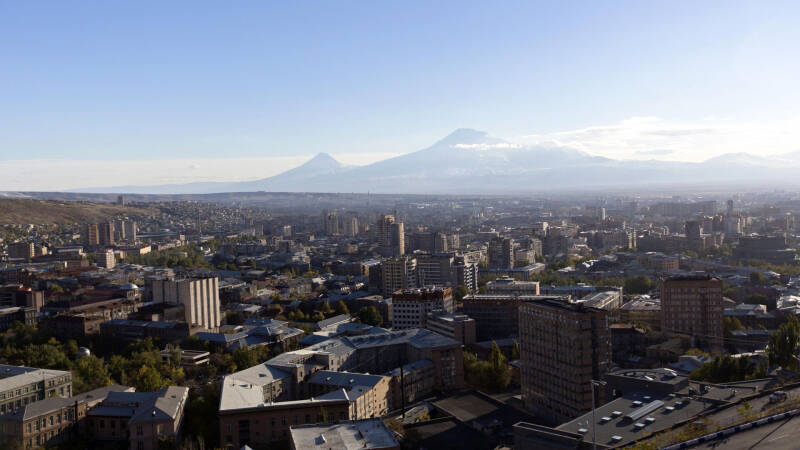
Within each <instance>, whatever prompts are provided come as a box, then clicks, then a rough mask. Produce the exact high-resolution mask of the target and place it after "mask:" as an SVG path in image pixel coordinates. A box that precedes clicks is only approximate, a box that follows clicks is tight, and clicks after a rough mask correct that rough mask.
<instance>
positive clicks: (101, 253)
mask: <svg viewBox="0 0 800 450" xmlns="http://www.w3.org/2000/svg"><path fill="white" fill-rule="evenodd" d="M94 255H95V264H97V267H105V268H106V269H113V268H114V266H116V264H117V260H116V259H115V257H114V250H111V249H110V248H108V249H104V250H98V251H97V252H95V254H94Z"/></svg>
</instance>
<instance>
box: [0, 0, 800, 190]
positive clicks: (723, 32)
mask: <svg viewBox="0 0 800 450" xmlns="http://www.w3.org/2000/svg"><path fill="white" fill-rule="evenodd" d="M798 17H800V2H791V1H789V2H778V1H770V2H754V1H749V2H738V1H703V2H696V1H670V2H667V1H651V2H641V1H633V2H625V1H615V2H588V1H585V2H570V1H563V2H535V1H521V2H514V1H503V2H469V1H459V2H449V1H437V2H424V1H419V2H415V1H398V2H391V1H385V2H367V1H362V2H351V1H337V2H302V1H300V2H263V1H257V2H256V1H254V2H250V1H238V2H233V3H227V4H224V3H220V2H209V1H191V2H188V1H187V2H182V1H170V2H163V1H159V2H148V1H140V2H122V1H108V2H86V1H79V2H71V1H41V2H12V1H4V0H0V190H40V189H42V190H45V189H46V190H52V189H69V188H75V187H86V186H113V185H129V184H139V185H146V184H162V183H171V182H185V181H221V180H246V179H257V178H263V177H266V176H270V175H274V174H276V173H279V172H281V171H283V170H286V169H289V168H291V167H293V166H296V165H297V164H300V163H302V162H303V161H305V160H307V159H308V158H310V157H311V156H313V155H314V154H316V153H318V152H322V151H324V152H328V153H330V154H331V155H333V156H334V157H335V158H337V159H339V160H341V161H342V162H344V163H347V164H367V163H370V162H373V161H377V160H380V159H384V158H387V157H391V156H394V155H399V154H402V153H407V152H410V151H415V150H419V149H422V148H425V147H427V146H429V145H431V144H432V143H433V142H435V141H436V140H438V139H441V138H442V137H444V136H446V135H447V134H449V133H450V132H452V131H453V130H455V129H457V128H475V129H479V130H484V131H487V132H489V133H491V134H493V135H495V136H499V137H503V138H505V139H507V140H509V141H512V142H518V143H525V144H534V145H564V146H569V147H575V148H579V149H581V150H584V151H586V152H588V153H593V154H598V155H603V156H608V157H614V158H634V159H650V158H656V159H671V160H703V159H706V158H709V157H713V156H717V155H719V154H723V153H729V152H749V153H753V154H760V155H770V154H779V153H783V152H790V151H797V150H800V139H798V138H800V131H799V130H800V126H799V125H800V88H798V81H797V80H800V58H798V57H797V55H799V54H800V27H799V26H797V23H798V22H797V18H798Z"/></svg>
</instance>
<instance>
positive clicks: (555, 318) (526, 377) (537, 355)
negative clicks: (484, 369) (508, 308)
mask: <svg viewBox="0 0 800 450" xmlns="http://www.w3.org/2000/svg"><path fill="white" fill-rule="evenodd" d="M608 322H609V316H608V312H607V311H605V310H602V309H596V308H591V307H587V306H584V305H583V304H581V303H571V302H567V301H564V300H560V299H552V298H550V299H541V300H532V301H527V302H524V303H523V304H522V306H520V308H519V343H520V376H521V378H520V385H521V387H522V400H523V402H524V403H525V407H526V408H527V409H528V410H530V411H531V412H533V413H534V414H535V415H537V416H539V417H541V418H543V419H544V420H546V421H549V422H552V423H562V422H565V421H567V420H570V419H573V418H575V417H578V416H580V415H581V414H584V413H586V412H588V411H590V410H591V409H592V383H591V381H592V380H602V377H603V375H604V374H605V373H606V372H607V371H608V370H609V369H610V366H611V334H610V333H609V326H608ZM596 398H597V399H600V398H602V395H601V393H598V395H597V397H596Z"/></svg>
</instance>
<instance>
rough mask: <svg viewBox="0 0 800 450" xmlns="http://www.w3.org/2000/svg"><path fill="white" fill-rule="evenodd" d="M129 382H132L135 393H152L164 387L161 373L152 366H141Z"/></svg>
mask: <svg viewBox="0 0 800 450" xmlns="http://www.w3.org/2000/svg"><path fill="white" fill-rule="evenodd" d="M131 381H133V385H134V387H136V390H137V391H144V392H153V391H157V390H159V389H161V388H162V387H164V386H166V383H165V382H164V379H163V378H162V377H161V373H159V371H158V369H156V368H155V367H152V366H145V365H143V366H142V367H140V368H139V370H138V371H137V372H136V374H135V375H134V378H133V380H131Z"/></svg>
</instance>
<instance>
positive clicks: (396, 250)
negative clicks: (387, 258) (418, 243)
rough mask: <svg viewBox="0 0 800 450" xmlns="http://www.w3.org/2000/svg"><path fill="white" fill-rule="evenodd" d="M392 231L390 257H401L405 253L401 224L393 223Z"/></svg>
mask: <svg viewBox="0 0 800 450" xmlns="http://www.w3.org/2000/svg"><path fill="white" fill-rule="evenodd" d="M391 230H392V233H391V235H392V242H391V248H392V256H403V255H404V254H405V252H406V235H405V230H404V228H403V222H397V223H393V224H392V226H391Z"/></svg>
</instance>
